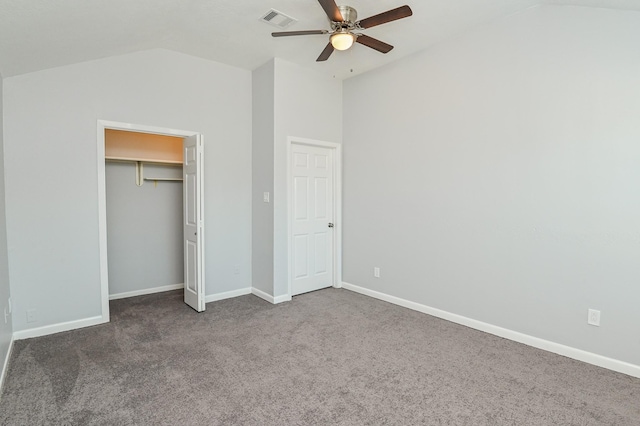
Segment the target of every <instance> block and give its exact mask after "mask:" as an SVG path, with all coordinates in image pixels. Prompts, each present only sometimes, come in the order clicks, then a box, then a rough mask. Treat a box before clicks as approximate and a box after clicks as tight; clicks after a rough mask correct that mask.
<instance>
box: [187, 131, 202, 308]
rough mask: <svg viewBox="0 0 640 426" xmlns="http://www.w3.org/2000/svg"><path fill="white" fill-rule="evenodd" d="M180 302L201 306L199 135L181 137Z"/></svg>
mask: <svg viewBox="0 0 640 426" xmlns="http://www.w3.org/2000/svg"><path fill="white" fill-rule="evenodd" d="M183 152H184V165H183V179H184V182H183V194H184V195H183V197H184V203H183V204H184V211H183V223H184V303H186V304H187V305H189V306H191V307H192V308H193V309H195V310H196V311H198V312H202V311H204V310H205V300H204V296H205V295H204V269H203V268H204V264H203V258H204V244H203V242H204V232H203V231H204V229H203V223H202V220H203V214H202V210H203V209H202V207H203V206H202V204H203V203H202V193H203V188H202V137H201V136H200V135H196V136H189V137H186V138H184V151H183Z"/></svg>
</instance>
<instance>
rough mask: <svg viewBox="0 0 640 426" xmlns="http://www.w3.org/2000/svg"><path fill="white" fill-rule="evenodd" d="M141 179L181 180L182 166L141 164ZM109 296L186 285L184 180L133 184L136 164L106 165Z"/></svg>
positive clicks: (108, 163) (114, 163) (110, 163)
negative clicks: (183, 216)
mask: <svg viewBox="0 0 640 426" xmlns="http://www.w3.org/2000/svg"><path fill="white" fill-rule="evenodd" d="M143 171H144V177H157V178H178V179H180V178H182V167H181V166H180V165H178V166H177V167H176V166H168V165H158V164H153V163H144V164H143ZM105 175H106V200H107V245H108V249H107V252H108V259H109V294H110V295H113V294H122V293H130V292H136V291H141V290H149V289H154V288H158V287H165V286H170V285H176V284H181V283H183V281H184V278H183V276H184V267H183V266H184V265H183V264H184V250H183V245H184V241H183V227H182V208H183V205H182V204H183V202H182V182H172V181H159V182H157V184H155V183H154V182H151V181H146V182H144V183H143V184H142V186H138V185H136V165H135V163H134V162H128V163H122V162H107V163H106V170H105Z"/></svg>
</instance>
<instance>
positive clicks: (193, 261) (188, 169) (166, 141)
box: [98, 121, 205, 321]
mask: <svg viewBox="0 0 640 426" xmlns="http://www.w3.org/2000/svg"><path fill="white" fill-rule="evenodd" d="M98 148H99V149H98V151H99V152H98V156H99V159H98V160H99V162H98V164H99V167H98V168H99V173H98V175H99V176H98V178H99V179H98V180H99V200H100V207H99V211H100V218H99V219H100V220H99V221H100V227H99V228H100V268H101V299H102V309H103V319H104V320H105V321H108V320H109V311H108V309H109V300H114V299H121V298H126V297H133V296H139V295H143V294H151V293H158V292H164V291H169V290H176V289H184V301H185V303H187V304H188V305H189V306H191V307H192V308H194V309H195V310H196V311H198V312H200V311H203V310H204V308H205V304H204V272H203V264H202V258H203V246H204V232H203V231H204V229H203V221H202V216H203V209H202V206H203V200H202V190H203V188H202V160H203V158H202V148H203V146H202V136H201V135H200V134H197V133H193V132H184V131H177V130H171V129H159V128H150V127H146V126H135V125H131V124H122V123H112V122H102V121H100V122H99V129H98ZM100 157H102V158H100ZM100 160H101V161H100Z"/></svg>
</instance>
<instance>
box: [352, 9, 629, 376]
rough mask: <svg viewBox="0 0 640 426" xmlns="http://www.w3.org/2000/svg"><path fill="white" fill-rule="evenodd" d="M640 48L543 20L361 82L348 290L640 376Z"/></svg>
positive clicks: (625, 16)
mask: <svg viewBox="0 0 640 426" xmlns="http://www.w3.org/2000/svg"><path fill="white" fill-rule="evenodd" d="M638 40H640V13H638V12H630V11H620V10H606V9H596V8H577V7H554V6H546V7H538V8H534V9H529V10H527V11H526V12H523V13H520V14H517V15H513V16H511V17H509V18H506V19H503V20H500V21H496V22H493V23H492V24H491V25H490V26H487V27H485V28H482V29H479V30H476V31H473V32H469V33H467V34H464V35H462V36H459V37H458V38H457V39H455V40H452V41H449V42H446V43H442V44H440V45H438V46H436V47H434V48H432V49H429V50H428V51H425V52H423V53H420V54H418V55H415V56H412V57H409V58H406V59H404V60H401V61H398V62H396V63H394V64H392V65H390V66H387V67H385V68H382V69H379V70H376V71H373V72H370V73H367V74H364V75H362V76H359V77H355V78H353V79H350V80H347V81H346V82H345V84H344V112H345V115H344V117H345V118H344V222H345V225H344V259H343V261H344V281H346V282H348V283H351V284H354V285H359V286H362V287H365V288H367V289H371V290H375V291H379V292H382V293H386V294H389V295H393V296H396V297H400V298H403V299H407V300H410V301H413V302H417V303H421V304H424V305H427V306H431V307H434V308H438V309H441V310H444V311H448V312H451V313H455V314H458V315H462V316H465V317H468V318H472V319H475V320H479V321H483V322H486V323H489V324H493V325H497V326H500V327H504V328H507V329H510V330H515V331H518V332H521V333H525V334H527V335H530V336H535V337H538V338H542V339H546V340H549V341H552V342H557V343H560V344H564V345H567V346H570V347H573V348H578V349H583V350H586V351H589V352H592V353H596V354H600V355H603V356H606V357H611V358H614V359H618V360H622V361H626V362H629V363H632V364H635V365H640V309H638V300H640V286H639V285H638V283H639V282H640V262H639V261H638V259H639V258H640V221H639V220H638V218H640V191H639V190H638V182H640V166H639V165H640V144H639V143H638V141H640V126H639V121H638V117H640V55H639V54H638ZM374 266H378V267H380V269H381V277H380V278H379V279H376V278H374V277H373V268H374ZM588 308H593V309H599V310H600V311H601V312H602V323H601V326H600V327H593V326H589V325H587V309H588Z"/></svg>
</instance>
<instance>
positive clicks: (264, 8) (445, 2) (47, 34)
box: [0, 0, 640, 78]
mask: <svg viewBox="0 0 640 426" xmlns="http://www.w3.org/2000/svg"><path fill="white" fill-rule="evenodd" d="M337 3H338V4H339V5H340V4H348V5H349V6H352V7H354V8H355V9H357V11H358V14H359V17H360V18H365V17H368V16H371V15H375V14H377V13H380V12H383V11H386V10H388V9H393V8H395V7H398V6H401V5H403V4H405V3H408V4H409V5H410V6H411V8H412V9H413V12H414V14H413V16H412V17H410V18H407V19H402V20H399V21H395V22H391V23H388V24H385V25H380V26H379V27H375V28H371V29H370V30H368V31H367V34H368V35H369V36H372V37H375V38H378V39H380V40H383V41H385V42H387V43H389V44H392V45H394V46H395V49H394V50H393V51H391V52H390V53H388V54H386V55H383V54H380V53H378V52H376V51H374V50H371V49H367V48H364V47H363V46H356V48H352V49H350V50H348V51H344V52H337V53H339V54H334V55H333V56H332V57H331V59H330V60H329V61H327V62H324V63H317V62H315V59H316V57H317V56H318V53H319V52H320V51H321V50H322V48H323V47H324V46H325V45H326V43H327V36H326V35H319V36H318V35H314V36H305V37H286V38H279V39H274V38H272V37H271V36H270V34H271V32H272V31H280V30H279V29H278V28H276V27H274V26H271V25H268V24H265V23H263V22H261V21H260V18H261V17H262V16H263V15H264V14H265V13H266V12H268V11H269V9H270V8H274V9H276V10H278V11H280V12H283V13H285V14H287V15H290V16H292V17H294V18H296V19H297V20H298V21H297V22H296V23H295V24H293V25H292V26H290V27H288V28H287V29H286V30H305V29H324V28H328V20H327V18H326V15H325V14H324V12H323V10H322V7H321V6H320V4H319V3H318V2H317V0H271V1H269V2H265V1H264V0H135V1H131V0H92V1H86V0H56V1H51V0H0V74H1V75H2V76H3V77H9V76H15V75H19V74H24V73H28V72H32V71H38V70H42V69H47V68H53V67H57V66H62V65H67V64H72V63H77V62H84V61H87V60H92V59H98V58H104V57H108V56H113V55H120V54H124V53H129V52H133V51H139V50H146V49H152V48H165V49H171V50H175V51H179V52H182V53H186V54H190V55H193V56H198V57H201V58H205V59H210V60H214V61H218V62H222V63H226V64H229V65H233V66H237V67H240V68H245V69H249V70H251V69H254V68H256V67H258V66H259V65H261V64H263V63H265V62H266V61H268V60H269V59H270V58H272V57H280V58H283V59H286V60H288V61H290V62H294V63H298V64H300V65H302V66H305V67H310V68H314V69H316V70H318V71H319V72H322V73H325V74H328V75H332V76H335V77H336V78H348V77H350V76H353V75H357V74H360V73H362V72H365V71H367V70H370V69H373V68H376V67H378V66H381V65H384V64H386V63H388V62H391V61H394V60H397V59H399V58H401V57H403V56H406V55H408V54H411V53H414V52H417V51H419V50H422V49H425V48H427V47H429V46H431V45H433V44H434V43H438V42H440V41H443V40H445V39H447V38H449V37H452V36H454V35H455V34H458V33H461V32H464V31H466V30H468V29H470V28H473V27H474V26H477V25H481V24H483V23H487V22H491V20H494V19H500V18H504V17H506V16H508V15H510V14H513V13H516V12H519V11H521V10H524V9H527V8H529V7H532V6H537V5H540V4H555V5H578V6H589V7H607V8H622V9H630V10H640V0H430V1H428V2H427V1H424V0H377V1H371V0H338V1H337Z"/></svg>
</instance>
